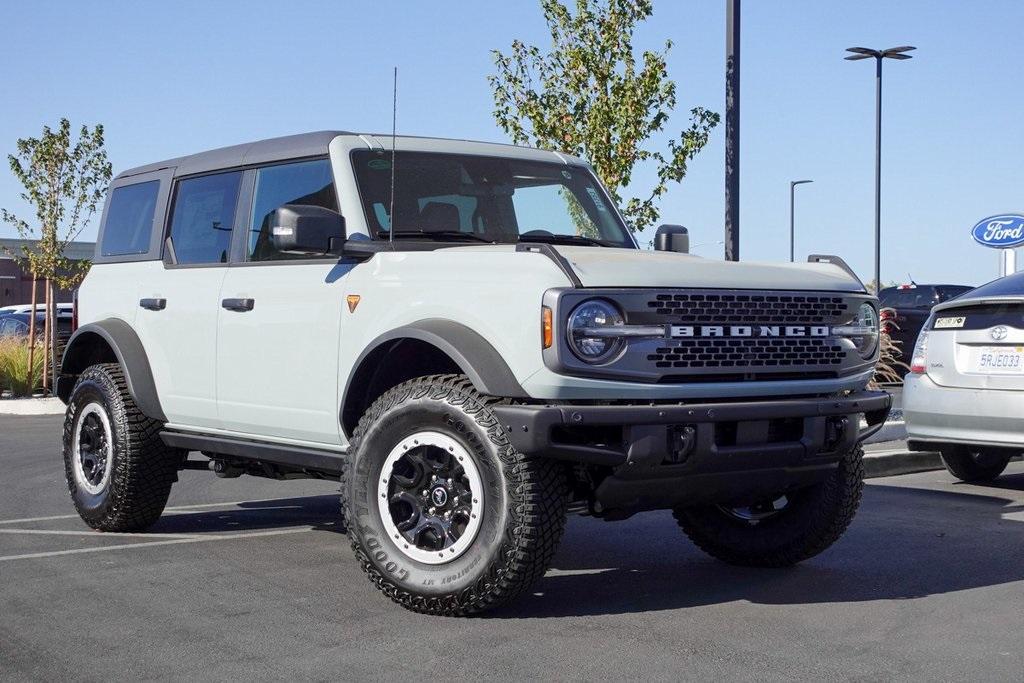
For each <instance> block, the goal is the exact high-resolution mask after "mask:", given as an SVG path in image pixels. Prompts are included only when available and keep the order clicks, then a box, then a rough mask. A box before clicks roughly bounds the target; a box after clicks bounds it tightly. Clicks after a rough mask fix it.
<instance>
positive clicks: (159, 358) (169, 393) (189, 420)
mask: <svg viewBox="0 0 1024 683" xmlns="http://www.w3.org/2000/svg"><path fill="white" fill-rule="evenodd" d="M242 176H243V173H242V172H241V171H230V172H221V173H209V174H204V175H198V176H191V177H187V178H183V179H178V180H177V181H176V183H175V186H174V191H173V192H174V194H173V198H172V204H171V210H170V219H169V220H168V221H167V228H166V232H165V236H166V237H167V238H169V239H166V240H165V253H164V261H163V262H155V263H154V264H153V265H154V268H153V269H152V270H151V271H149V272H147V273H146V277H145V279H144V281H142V282H140V283H139V284H138V285H136V287H137V289H136V293H137V296H136V301H137V302H138V306H139V308H138V312H137V315H136V319H135V327H136V330H137V331H138V333H139V337H140V338H141V339H142V343H143V345H144V346H145V348H146V353H147V355H148V357H149V364H150V366H151V368H152V370H153V380H154V382H155V383H156V388H157V392H158V394H159V396H160V402H161V405H162V406H163V409H164V412H165V413H166V415H167V418H168V420H169V421H170V422H171V423H172V424H175V425H178V426H184V427H201V428H211V427H212V428H216V427H219V426H220V419H219V417H218V415H217V403H216V377H217V374H216V351H217V317H218V314H219V312H220V310H221V308H220V290H221V285H222V284H223V282H224V276H225V275H226V273H227V271H228V262H229V260H230V253H231V236H232V229H233V227H234V223H235V217H236V215H237V208H238V203H239V195H240V189H241V181H242Z"/></svg>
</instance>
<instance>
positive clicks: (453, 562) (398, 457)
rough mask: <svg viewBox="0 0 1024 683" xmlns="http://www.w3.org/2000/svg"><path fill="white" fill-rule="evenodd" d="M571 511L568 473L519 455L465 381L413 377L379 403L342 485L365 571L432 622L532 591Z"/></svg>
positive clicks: (357, 438) (358, 433)
mask: <svg viewBox="0 0 1024 683" xmlns="http://www.w3.org/2000/svg"><path fill="white" fill-rule="evenodd" d="M566 503H567V485H566V479H565V472H564V470H563V469H562V467H560V466H559V465H558V464H557V463H554V462H551V461H548V460H544V459H534V458H527V457H525V456H524V455H522V454H521V453H517V452H516V451H515V449H514V448H512V446H511V444H510V443H509V441H508V438H507V437H506V435H505V432H504V430H503V429H502V427H501V425H500V424H499V422H498V420H497V419H496V418H495V416H494V414H493V413H492V412H491V411H490V409H489V408H488V400H487V399H485V398H484V397H483V396H481V395H479V394H478V393H477V392H476V391H475V390H474V388H473V385H472V383H470V382H469V380H467V379H466V378H465V377H463V376H461V375H438V376H432V377H423V378H419V379H414V380H411V381H409V382H406V383H404V384H401V385H399V386H397V387H395V388H393V389H391V390H389V391H388V392H386V393H385V394H384V395H383V396H381V397H380V398H379V399H377V400H376V401H375V402H374V403H373V405H372V406H371V407H370V409H369V410H368V411H367V412H366V414H365V415H364V416H363V418H362V419H361V420H360V422H359V426H358V427H357V428H356V430H355V433H354V435H353V441H352V450H351V455H350V459H349V462H348V463H347V464H346V467H345V472H344V475H343V477H342V507H343V512H344V517H345V521H346V525H347V527H348V534H349V538H350V540H351V541H352V548H353V550H354V551H355V554H356V558H357V559H358V560H359V562H360V564H361V565H362V567H363V570H364V571H365V572H366V573H367V575H368V576H369V578H370V580H371V581H372V582H373V583H374V584H375V585H376V586H377V588H378V589H380V590H381V591H382V592H383V593H384V594H385V595H387V596H388V597H389V598H391V599H392V600H394V601H395V602H397V603H399V604H400V605H402V606H403V607H406V608H407V609H411V610H413V611H416V612H422V613H426V614H438V615H448V616H461V615H468V614H473V613H477V612H481V611H483V610H486V609H490V608H493V607H496V606H497V605H500V604H502V603H504V602H506V601H508V600H510V599H512V598H513V597H515V596H517V595H519V594H521V593H522V592H523V591H525V590H526V589H527V588H529V587H530V586H531V585H532V584H533V583H534V581H536V580H537V579H539V578H540V577H541V576H542V575H543V574H544V572H545V571H546V570H547V567H548V564H549V563H550V561H551V559H552V557H553V556H554V553H555V550H556V549H557V547H558V542H559V540H560V539H561V535H562V530H563V528H564V526H565V513H566Z"/></svg>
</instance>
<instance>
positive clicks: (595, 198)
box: [587, 187, 608, 211]
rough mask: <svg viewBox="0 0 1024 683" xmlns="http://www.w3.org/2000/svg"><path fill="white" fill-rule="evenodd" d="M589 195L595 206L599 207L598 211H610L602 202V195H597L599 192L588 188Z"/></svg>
mask: <svg viewBox="0 0 1024 683" xmlns="http://www.w3.org/2000/svg"><path fill="white" fill-rule="evenodd" d="M587 194H589V195H590V199H591V201H593V202H594V206H596V207H597V210H598V211H607V210H608V209H607V207H605V205H604V202H603V201H601V195H599V194H598V193H597V190H595V189H594V188H592V187H588V188H587Z"/></svg>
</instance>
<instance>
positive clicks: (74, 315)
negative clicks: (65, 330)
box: [71, 289, 78, 332]
mask: <svg viewBox="0 0 1024 683" xmlns="http://www.w3.org/2000/svg"><path fill="white" fill-rule="evenodd" d="M77 329H78V290H77V289H76V290H75V291H73V292H72V293H71V331H72V332H74V331H75V330H77Z"/></svg>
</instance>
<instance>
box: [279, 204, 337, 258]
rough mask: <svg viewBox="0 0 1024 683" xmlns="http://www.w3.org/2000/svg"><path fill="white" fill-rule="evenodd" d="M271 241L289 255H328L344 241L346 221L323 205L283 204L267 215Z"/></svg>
mask: <svg viewBox="0 0 1024 683" xmlns="http://www.w3.org/2000/svg"><path fill="white" fill-rule="evenodd" d="M270 239H271V241H272V242H273V243H274V248H275V249H277V250H278V251H283V252H285V253H288V254H327V253H329V252H330V251H331V250H332V249H333V248H334V246H335V245H333V244H332V241H334V240H337V241H341V240H343V239H345V219H344V218H342V216H341V214H339V213H338V212H336V211H331V210H330V209H325V208H323V207H322V206H310V205H308V204H285V205H284V206H281V207H278V208H277V209H274V212H273V213H272V214H270Z"/></svg>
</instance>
